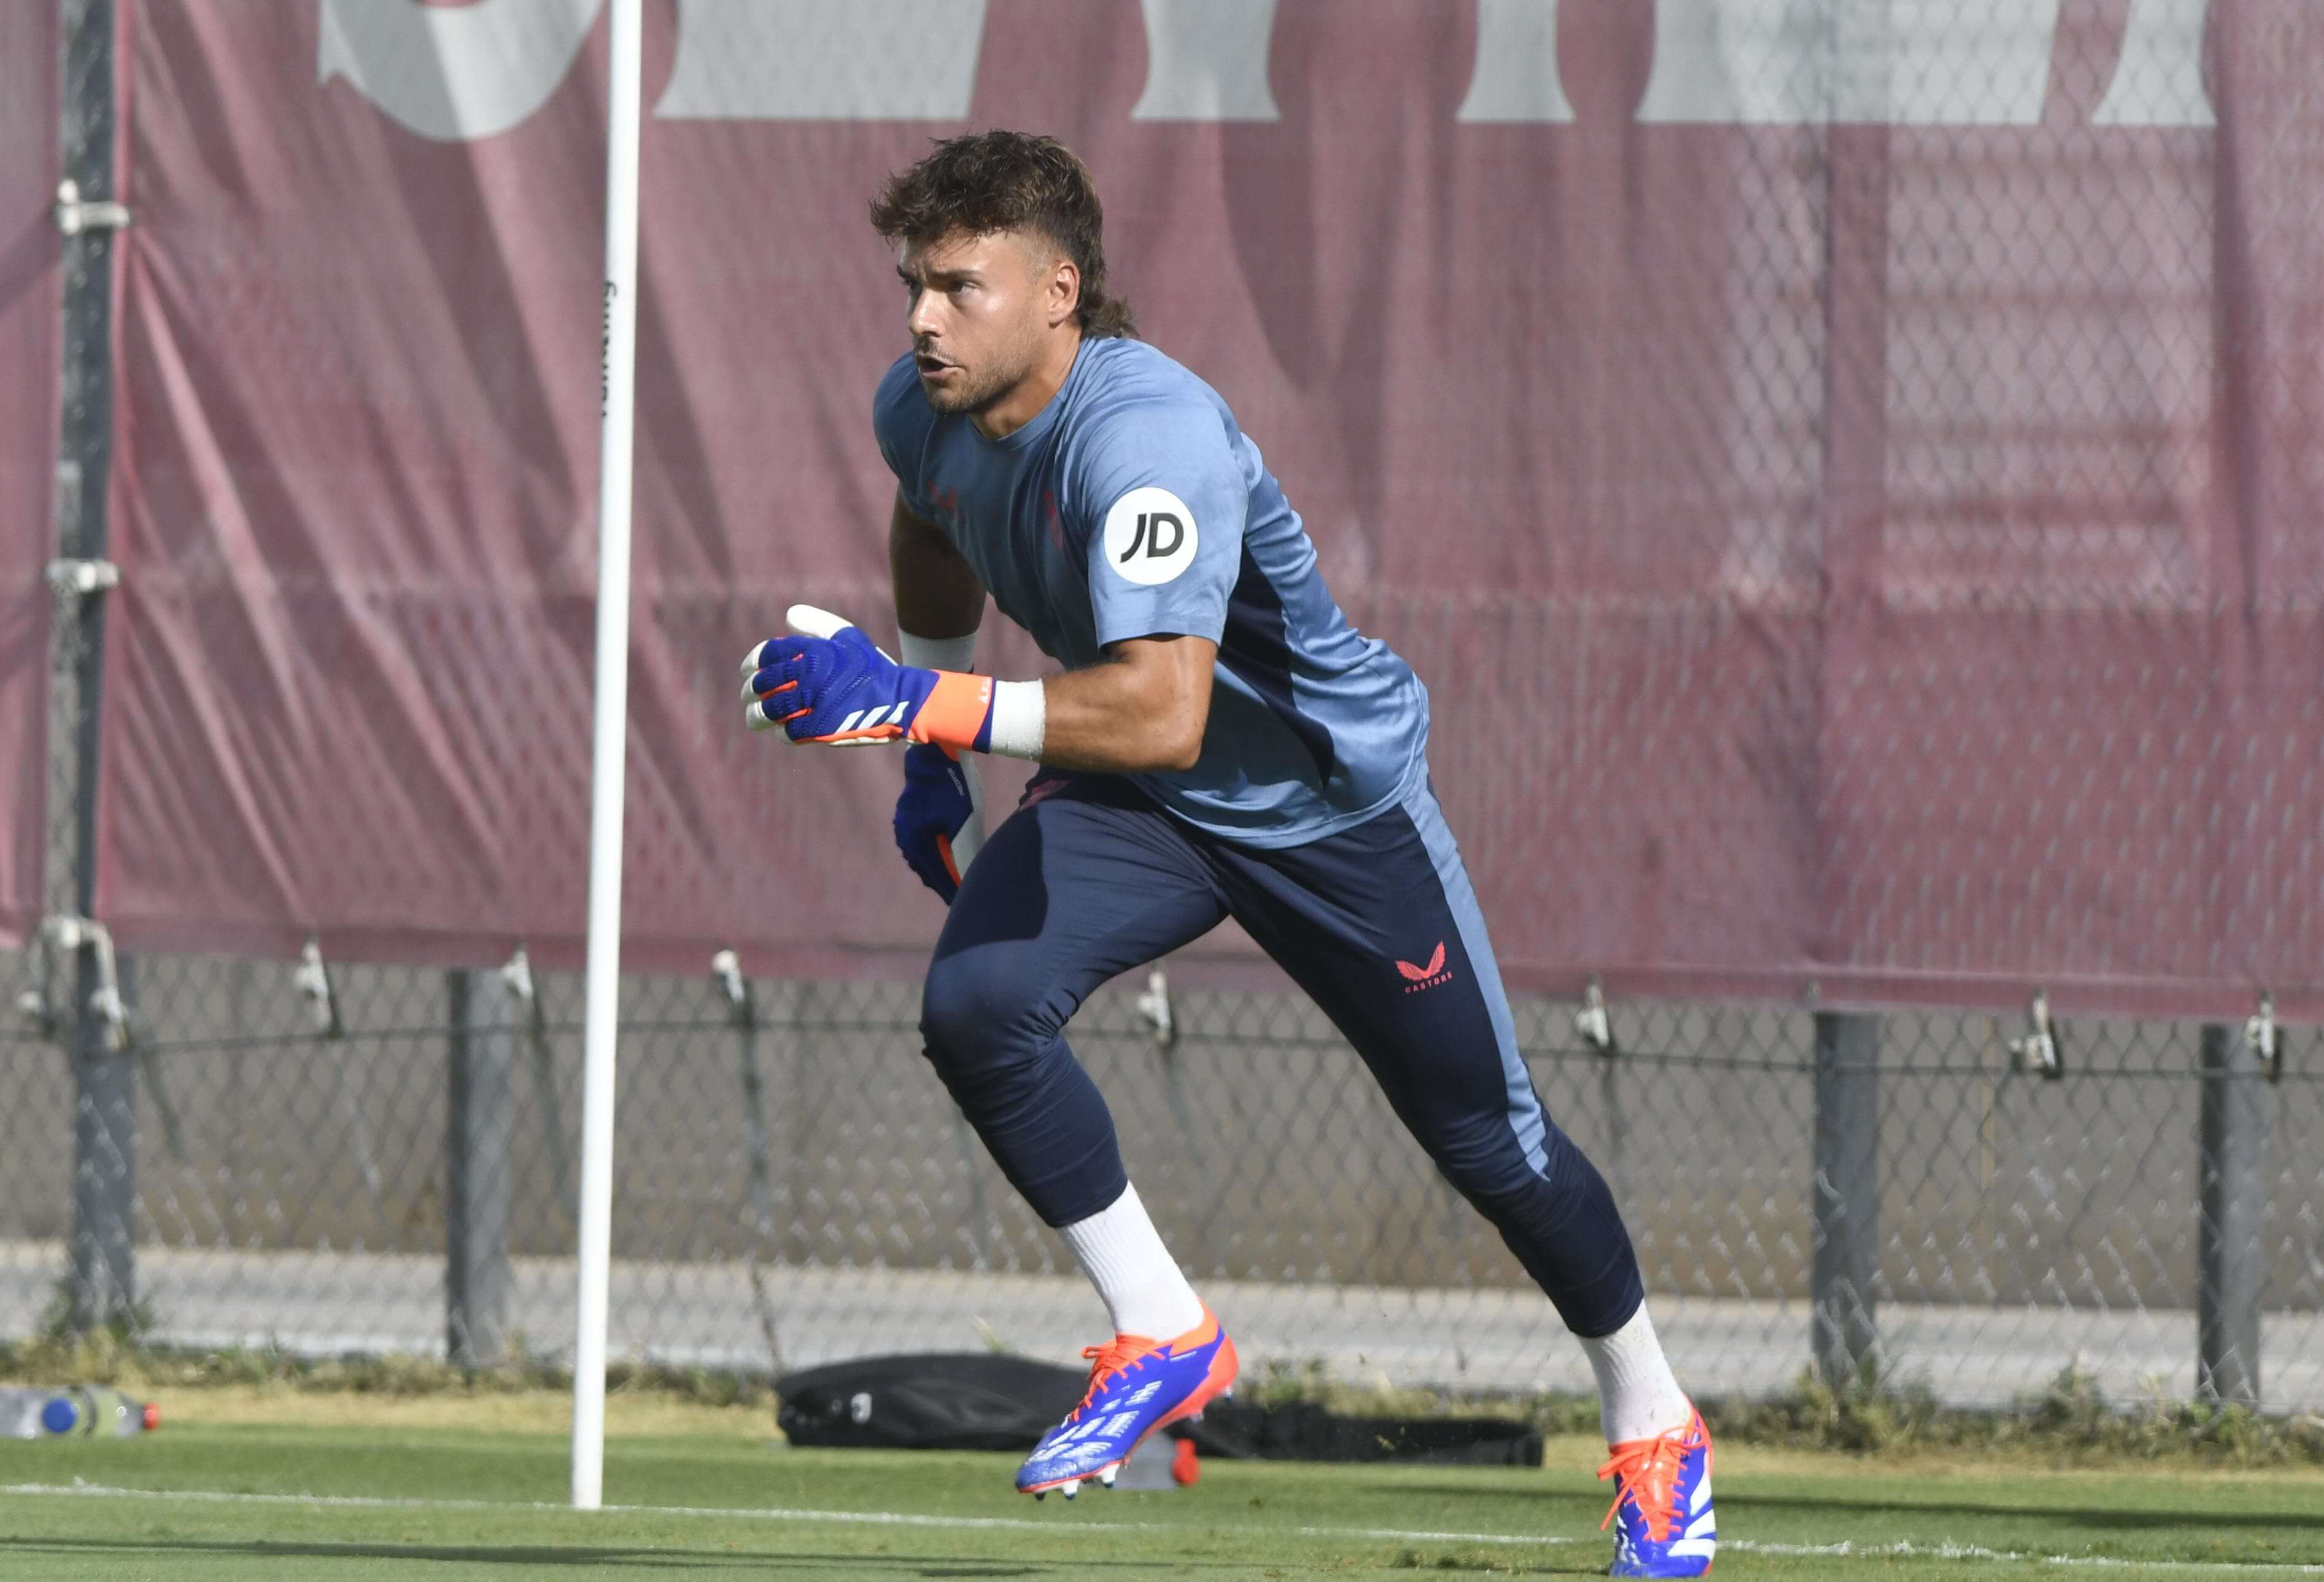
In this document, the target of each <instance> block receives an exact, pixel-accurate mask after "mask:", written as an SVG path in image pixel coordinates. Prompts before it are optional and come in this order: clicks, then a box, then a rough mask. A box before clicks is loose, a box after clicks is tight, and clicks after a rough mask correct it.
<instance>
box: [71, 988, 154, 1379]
mask: <svg viewBox="0 0 2324 1582" xmlns="http://www.w3.org/2000/svg"><path fill="white" fill-rule="evenodd" d="M79 956H80V961H79V965H78V969H77V970H76V971H75V972H74V974H73V980H74V992H75V994H76V995H77V996H78V999H79V1002H80V1005H81V1007H82V1010H81V1014H80V1016H79V1018H78V1021H77V1022H76V1023H75V1025H74V1030H73V1062H72V1069H73V1182H72V1239H71V1242H70V1244H69V1249H68V1255H67V1274H66V1285H65V1289H66V1307H67V1312H68V1316H69V1320H70V1323H71V1327H72V1330H73V1333H75V1334H77V1335H85V1334H87V1333H88V1332H89V1331H90V1330H92V1329H98V1328H100V1327H102V1326H104V1325H106V1324H116V1325H122V1326H124V1327H129V1328H134V1326H135V1323H136V1311H137V1246H136V1219H135V1215H136V1206H137V1054H136V1052H135V1051H134V1049H128V1048H123V1049H115V1048H114V1047H113V1042H112V1038H111V1036H110V1035H111V1027H110V1025H109V1024H108V1023H107V1022H106V1020H105V1018H104V1017H102V1016H96V1015H93V1014H92V1013H90V1011H89V1010H88V1002H89V999H90V998H91V997H92V996H94V995H95V994H96V993H97V989H98V986H99V983H100V981H101V980H100V978H99V975H98V972H97V951H96V949H95V947H93V946H92V947H90V948H88V949H85V950H83V951H81V952H79ZM131 971H132V964H131V962H130V961H129V959H128V958H126V957H124V958H123V959H122V960H121V961H120V963H119V964H118V966H117V968H116V972H117V975H118V979H119V983H120V988H121V994H122V997H123V998H124V1001H126V1000H128V999H129V998H130V990H131V987H132V982H131Z"/></svg>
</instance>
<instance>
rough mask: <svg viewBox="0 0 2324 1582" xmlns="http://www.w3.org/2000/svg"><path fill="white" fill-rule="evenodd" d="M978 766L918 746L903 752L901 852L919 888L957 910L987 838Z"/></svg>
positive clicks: (924, 744)
mask: <svg viewBox="0 0 2324 1582" xmlns="http://www.w3.org/2000/svg"><path fill="white" fill-rule="evenodd" d="M975 777H976V761H975V760H974V759H968V760H965V761H964V760H963V759H959V758H957V757H955V756H954V754H953V752H952V751H951V750H950V749H948V748H942V747H938V746H936V745H935V744H934V743H932V742H916V743H914V744H913V745H912V746H910V747H908V748H906V749H905V750H904V794H903V795H902V796H899V797H898V798H896V850H898V851H901V852H902V853H903V854H904V861H905V862H906V863H907V864H908V866H909V867H910V868H911V870H912V871H913V872H914V873H917V874H918V875H919V876H920V882H921V883H922V884H924V885H926V886H927V887H928V888H930V889H932V890H934V891H935V892H936V894H937V895H938V896H940V897H943V899H944V903H945V905H946V906H950V905H952V899H953V897H954V896H957V895H958V894H960V876H961V874H962V873H963V871H964V870H965V869H967V867H968V863H969V859H970V858H972V857H973V856H974V855H975V854H976V848H977V845H978V844H979V843H980V842H981V840H982V826H983V820H982V816H981V808H980V806H979V803H980V801H981V798H980V797H979V796H978V795H977V787H976V778H975Z"/></svg>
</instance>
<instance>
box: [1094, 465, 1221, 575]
mask: <svg viewBox="0 0 2324 1582" xmlns="http://www.w3.org/2000/svg"><path fill="white" fill-rule="evenodd" d="M1200 542H1201V538H1200V536H1199V534H1197V532H1196V531H1195V529H1194V512H1193V511H1191V510H1187V509H1186V502H1185V501H1183V500H1181V499H1179V498H1178V497H1177V496H1176V495H1175V494H1173V493H1171V492H1169V491H1168V490H1167V489H1157V488H1154V487H1151V486H1150V485H1149V486H1148V487H1147V488H1143V489H1133V490H1131V491H1130V492H1129V493H1127V494H1125V495H1123V496H1122V497H1121V498H1120V500H1117V501H1114V502H1113V509H1112V510H1110V511H1107V512H1106V513H1105V563H1106V564H1107V565H1108V566H1111V567H1113V569H1114V572H1115V574H1116V575H1120V576H1121V577H1122V578H1124V579H1125V580H1127V581H1130V582H1133V583H1138V584H1141V585H1143V586H1146V587H1149V588H1150V587H1154V586H1156V585H1157V584H1162V583H1167V582H1168V581H1170V580H1171V579H1172V578H1174V577H1176V576H1177V575H1179V574H1180V573H1182V572H1184V571H1185V569H1186V568H1187V567H1188V566H1192V565H1194V547H1195V546H1196V545H1197V544H1198V543H1200Z"/></svg>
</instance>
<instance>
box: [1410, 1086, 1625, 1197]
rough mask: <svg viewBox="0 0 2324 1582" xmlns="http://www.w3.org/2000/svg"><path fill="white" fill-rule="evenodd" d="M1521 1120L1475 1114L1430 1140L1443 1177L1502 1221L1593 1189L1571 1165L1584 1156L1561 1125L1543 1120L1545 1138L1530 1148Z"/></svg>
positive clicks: (1432, 1153)
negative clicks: (1521, 1131) (1527, 1209)
mask: <svg viewBox="0 0 2324 1582" xmlns="http://www.w3.org/2000/svg"><path fill="white" fill-rule="evenodd" d="M1520 1120H1521V1118H1520V1117H1517V1116H1513V1115H1508V1114H1504V1113H1498V1112H1497V1113H1494V1114H1491V1115H1480V1116H1476V1117H1473V1118H1467V1119H1465V1120H1463V1121H1462V1123H1460V1124H1457V1125H1454V1126H1451V1127H1445V1128H1444V1129H1443V1131H1442V1132H1441V1133H1440V1134H1439V1135H1438V1136H1434V1137H1432V1138H1428V1139H1425V1140H1426V1142H1427V1144H1428V1151H1429V1153H1430V1154H1431V1155H1432V1156H1434V1159H1435V1161H1436V1164H1437V1168H1438V1169H1440V1170H1442V1171H1443V1173H1444V1178H1445V1179H1446V1180H1447V1181H1449V1182H1452V1184H1453V1186H1454V1187H1456V1188H1458V1189H1459V1190H1460V1191H1461V1192H1462V1195H1463V1196H1465V1197H1466V1198H1468V1200H1470V1201H1471V1202H1472V1203H1475V1204H1476V1205H1477V1206H1478V1207H1479V1208H1480V1209H1483V1210H1484V1211H1485V1212H1486V1213H1487V1214H1488V1215H1489V1216H1490V1217H1492V1218H1494V1219H1497V1220H1498V1219H1500V1218H1501V1217H1502V1215H1504V1214H1506V1213H1508V1212H1512V1211H1516V1210H1518V1209H1521V1208H1534V1209H1538V1207H1539V1206H1540V1205H1541V1204H1542V1202H1543V1201H1544V1200H1545V1199H1554V1198H1557V1197H1561V1196H1563V1195H1565V1194H1567V1193H1570V1192H1572V1191H1576V1190H1580V1191H1588V1190H1589V1183H1588V1182H1587V1181H1586V1180H1584V1179H1582V1172H1579V1171H1577V1170H1575V1169H1573V1168H1572V1160H1574V1159H1577V1158H1579V1154H1576V1152H1575V1150H1574V1148H1573V1145H1572V1143H1570V1142H1568V1141H1567V1140H1566V1137H1565V1134H1564V1133H1563V1132H1562V1131H1560V1130H1559V1129H1558V1127H1557V1126H1556V1123H1554V1121H1551V1120H1549V1119H1548V1118H1547V1117H1543V1118H1542V1124H1541V1131H1540V1135H1539V1136H1538V1138H1537V1140H1536V1142H1535V1145H1534V1146H1533V1147H1531V1148H1528V1147H1527V1146H1526V1145H1525V1142H1524V1139H1523V1137H1522V1136H1521V1135H1520V1127H1519V1124H1518V1123H1519V1121H1520Z"/></svg>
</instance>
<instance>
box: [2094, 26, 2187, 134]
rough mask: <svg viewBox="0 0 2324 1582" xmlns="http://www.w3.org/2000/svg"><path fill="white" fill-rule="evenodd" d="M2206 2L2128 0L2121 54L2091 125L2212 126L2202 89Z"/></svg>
mask: <svg viewBox="0 0 2324 1582" xmlns="http://www.w3.org/2000/svg"><path fill="white" fill-rule="evenodd" d="M2209 9H2210V7H2209V0H2131V7H2130V22H2129V23H2128V25H2127V26H2126V27H2125V28H2124V29H2123V33H2122V54H2121V56H2120V58H2119V59H2117V60H2116V62H2115V68H2114V80H2113V81H2112V82H2109V83H2108V84H2107V91H2106V97H2104V98H2103V99H2100V100H2099V101H2098V108H2097V109H2096V110H2095V111H2093V112H2091V115H2090V124H2092V125H2095V126H2214V125H2217V124H2218V117H2217V116H2215V115H2213V114H2212V113H2211V97H2210V95H2209V94H2207V93H2205V92H2204V91H2203V17H2204V14H2205V13H2206V12H2207V11H2209Z"/></svg>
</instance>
